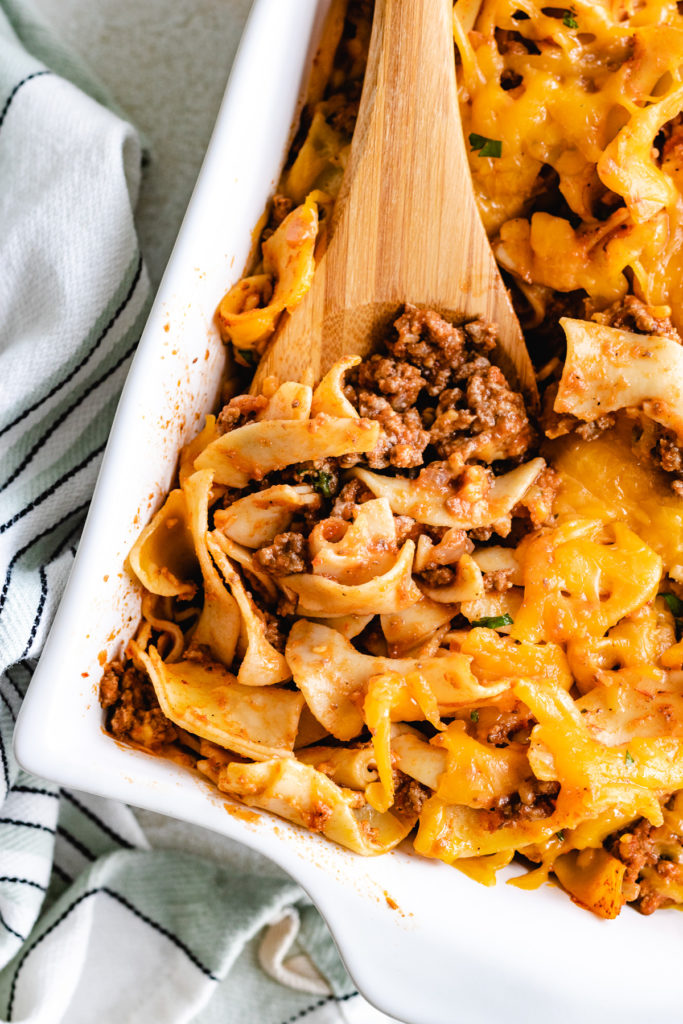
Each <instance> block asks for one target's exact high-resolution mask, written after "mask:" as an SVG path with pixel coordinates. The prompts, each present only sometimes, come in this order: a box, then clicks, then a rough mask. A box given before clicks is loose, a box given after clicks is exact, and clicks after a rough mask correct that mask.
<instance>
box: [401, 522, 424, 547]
mask: <svg viewBox="0 0 683 1024" xmlns="http://www.w3.org/2000/svg"><path fill="white" fill-rule="evenodd" d="M394 526H395V527H396V543H397V544H398V546H399V547H402V545H403V544H405V542H406V541H407V540H413V541H415V543H417V540H418V538H419V537H420V536H421V535H422V534H423V533H425V532H426V527H424V526H423V525H422V523H418V522H416V521H415V520H414V519H412V518H411V517H410V516H397V515H394Z"/></svg>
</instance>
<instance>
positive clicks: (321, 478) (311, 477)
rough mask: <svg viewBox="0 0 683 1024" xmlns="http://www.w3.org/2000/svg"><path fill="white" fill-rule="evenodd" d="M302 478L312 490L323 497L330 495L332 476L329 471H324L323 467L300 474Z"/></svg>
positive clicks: (329, 496)
mask: <svg viewBox="0 0 683 1024" xmlns="http://www.w3.org/2000/svg"><path fill="white" fill-rule="evenodd" d="M302 475H303V478H304V480H307V481H308V482H309V484H310V485H311V487H312V488H313V490H314V491H317V492H318V494H322V496H323V498H331V497H332V484H333V477H332V475H331V474H330V473H326V472H325V470H324V469H315V470H312V471H311V472H310V473H304V474H302Z"/></svg>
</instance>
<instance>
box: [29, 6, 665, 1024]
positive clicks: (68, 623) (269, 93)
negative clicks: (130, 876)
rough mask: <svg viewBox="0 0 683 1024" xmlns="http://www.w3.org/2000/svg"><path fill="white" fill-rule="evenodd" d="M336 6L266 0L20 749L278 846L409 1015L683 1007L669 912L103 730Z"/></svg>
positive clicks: (123, 409) (68, 780)
mask: <svg viewBox="0 0 683 1024" xmlns="http://www.w3.org/2000/svg"><path fill="white" fill-rule="evenodd" d="M406 2H407V0H406ZM326 7H327V0H255V3H254V7H253V11H252V14H251V17H250V20H249V23H248V26H247V29H246V31H245V35H244V38H243V41H242V44H241V47H240V50H239V54H238V56H237V59H236V61H235V65H234V68H233V72H232V75H231V78H230V83H229V86H228V89H227V92H226V96H225V99H224V102H223V105H222V107H221V111H220V113H219V116H218V120H217V123H216V128H215V131H214V135H213V138H212V141H211V145H210V147H209V150H208V152H207V156H206V159H205V162H204V166H203V169H202V172H201V175H200V177H199V179H198V182H197V186H196V188H195V192H194V195H193V198H192V202H191V204H190V207H189V209H188V212H187V215H186V217H185V221H184V223H183V227H182V230H181V232H180V235H179V237H178V241H177V243H176V246H175V249H174V251H173V255H172V258H171V260H170V263H169V266H168V270H167V272H166V274H165V276H164V280H163V282H162V285H161V287H160V289H159V294H158V297H157V300H156V302H155V305H154V308H153V310H152V312H151V314H150V318H149V322H148V324H147V327H146V329H145V332H144V334H143V337H142V340H141V342H140V346H139V350H138V353H137V355H136V357H135V361H134V363H133V366H132V368H131V371H130V375H129V377H128V381H127V383H126V387H125V390H124V393H123V396H122V398H121V402H120V405H119V409H118V413H117V416H116V420H115V423H114V428H113V431H112V435H111V439H110V441H109V445H108V447H107V451H106V454H105V457H104V462H103V465H102V471H101V474H100V477H99V481H98V484H97V488H96V491H95V496H94V499H93V503H92V506H91V510H90V514H89V517H88V521H87V524H86V529H85V532H84V534H83V539H82V542H81V545H80V548H79V552H78V557H77V559H76V562H75V565H74V569H73V573H72V576H71V579H70V581H69V585H68V587H67V591H66V593H65V595H64V599H63V601H62V604H61V607H60V609H59V612H58V615H57V617H56V619H55V623H54V626H53V628H52V631H51V634H50V637H49V640H48V642H47V644H46V647H45V652H44V654H43V657H42V659H41V661H40V665H39V666H38V670H37V671H36V674H35V676H34V679H33V681H32V683H31V686H30V689H29V692H28V695H27V697H26V700H25V702H24V705H23V708H22V710H21V714H20V716H19V721H18V723H17V727H16V733H15V750H16V755H17V758H18V760H19V761H20V763H21V764H22V765H23V766H24V767H25V768H26V769H27V770H28V771H30V772H33V773H34V774H36V775H40V776H44V777H46V778H50V779H54V780H55V781H57V782H59V783H60V784H62V785H66V786H73V787H77V788H79V789H83V790H89V791H91V792H93V793H98V794H101V795H103V796H107V797H111V798H114V799H119V800H124V801H126V802H128V803H130V804H135V805H138V806H140V807H146V808H150V809H152V810H155V811H159V812H162V813H165V814H169V815H172V816H174V817H176V818H181V819H184V820H186V821H188V822H192V823H196V824H197V825H201V826H204V827H206V828H210V829H214V830H215V831H217V832H222V833H224V834H225V835H228V836H231V837H232V838H234V839H238V840H240V841H241V842H243V843H245V844H246V845H247V846H250V847H253V848H254V849H257V850H259V851H260V852H261V853H263V854H265V855H267V856H268V857H270V858H271V859H272V860H274V861H275V862H277V863H278V864H280V865H281V866H282V867H283V868H284V869H285V870H286V871H288V872H289V873H290V874H291V875H292V876H293V877H294V878H295V879H297V881H298V882H300V883H301V885H302V886H303V887H304V888H305V889H306V890H307V892H308V893H309V894H310V896H311V898H312V899H313V900H314V902H315V903H316V904H317V906H318V907H319V909H320V911H321V913H322V914H323V916H324V917H325V919H326V920H327V922H328V924H329V926H330V929H331V931H332V934H333V935H334V937H335V940H336V942H337V944H338V947H339V950H340V952H341V955H342V957H343V959H344V961H345V963H346V965H347V967H348V970H349V972H350V973H351V975H352V977H353V979H354V981H355V982H356V984H357V985H358V987H359V989H360V990H361V991H362V992H363V994H364V995H365V996H366V997H367V998H368V999H369V1000H370V1001H371V1002H373V1003H375V1004H376V1005H377V1006H378V1007H379V1008H380V1009H382V1010H384V1011H385V1012H387V1013H389V1014H391V1015H393V1016H394V1017H396V1018H398V1019H399V1020H403V1021H407V1022H410V1024H453V1022H454V1021H462V1022H467V1024H477V1022H482V1024H491V1022H497V1021H500V1020H503V1019H504V1020H506V1021H509V1022H516V1021H519V1022H525V1024H533V1022H539V1024H540V1022H543V1024H545V1022H546V1021H547V1020H549V1019H552V1020H553V1021H555V1022H558V1024H559V1022H570V1021H571V1022H573V1021H577V1020H579V1019H581V1020H584V1021H593V1020H595V1021H597V1020H600V1021H602V1022H612V1021H614V1022H615V1024H616V1022H619V1024H636V1022H637V1024H642V1021H644V1020H646V1019H647V1020H656V1019H657V1018H658V1017H661V1018H662V1019H680V1017H681V1009H680V1005H681V1003H680V995H679V980H678V970H679V952H678V951H679V946H678V945H677V940H680V935H681V918H679V917H678V916H677V915H676V914H675V913H674V912H673V911H659V912H658V913H657V914H656V916H655V917H654V918H651V919H646V918H643V917H640V916H639V915H638V914H636V913H635V912H633V911H630V910H625V911H624V912H623V913H622V915H621V917H620V918H619V919H618V920H617V921H614V922H605V921H600V920H598V919H597V918H595V917H593V916H592V915H591V914H589V913H587V912H585V911H583V910H579V909H578V908H577V907H575V906H574V905H573V904H572V903H571V902H570V901H569V900H568V898H567V897H566V896H565V895H564V894H562V893H560V892H559V891H558V890H557V889H554V888H551V887H549V886H546V887H545V888H543V889H542V890H540V891H538V892H535V893H527V892H523V891H520V890H518V889H516V888H513V887H511V886H506V885H505V884H504V883H503V881H502V880H501V881H499V884H498V886H497V887H496V888H492V889H487V888H484V887H483V886H480V885H478V884H476V883H475V882H472V881H470V880H469V879H467V878H466V877H465V876H464V875H462V874H460V873H459V872H458V871H457V870H455V869H453V868H449V867H447V866H445V865H444V864H441V863H437V862H431V861H427V860H424V859H420V858H418V857H417V856H415V855H414V854H411V853H410V852H403V851H396V852H394V853H391V854H389V855H386V856H383V857H378V858H371V859H364V858H361V857H358V856H356V855H354V854H351V853H348V852H346V851H344V850H341V849H339V848H337V847H335V846H333V845H332V844H330V843H328V842H327V841H326V840H323V839H321V838H320V837H318V836H315V835H312V834H310V833H307V832H304V831H303V830H300V829H297V828H294V827H291V826H289V825H287V824H286V823H285V822H283V821H281V820H279V819H275V818H273V817H271V816H269V815H267V814H256V813H251V812H250V813H249V814H247V815H244V814H242V815H240V811H239V808H238V809H237V810H235V811H234V813H228V811H226V798H225V796H223V795H220V794H218V793H217V792H215V791H212V789H211V788H210V786H209V785H208V783H206V782H204V781H203V780H201V779H200V778H198V777H195V776H193V775H192V774H190V773H189V772H186V771H184V770H183V769H181V768H179V767H177V766H175V765H174V764H172V763H170V762H166V761H163V760H162V759H160V758H158V757H155V756H152V755H147V754H145V753H142V752H139V751H136V750H133V749H131V748H127V747H125V746H123V745H121V744H118V743H115V742H114V741H113V740H112V739H111V738H110V737H108V736H107V735H106V734H105V733H104V732H103V730H102V715H101V711H100V708H99V706H98V701H97V689H98V681H99V678H100V675H101V664H102V661H103V660H104V656H105V655H106V659H110V658H111V657H113V656H115V655H116V654H117V653H118V652H119V651H120V650H121V648H122V647H123V645H124V644H125V642H126V641H127V639H128V638H129V637H130V636H131V634H132V633H133V632H134V630H135V628H136V625H137V621H138V617H139V595H138V590H137V588H136V586H135V585H134V584H133V582H132V581H131V579H130V577H129V575H128V573H127V572H126V569H125V561H126V556H127V554H128V551H129V550H130V548H131V546H132V544H133V542H134V540H135V538H136V536H137V534H138V533H139V531H140V528H141V527H142V526H143V525H144V523H145V522H147V521H148V519H149V518H150V516H151V514H152V513H153V511H154V510H155V509H156V508H157V507H158V506H159V504H160V503H161V500H162V497H163V495H164V494H165V493H166V491H167V490H168V488H169V485H170V482H171V479H172V476H173V472H174V469H175V463H176V456H177V451H178V448H179V447H180V445H181V444H183V443H184V442H186V441H187V440H189V439H190V438H191V437H192V436H193V435H194V434H195V433H196V432H197V430H198V429H199V427H200V426H201V418H202V415H203V413H205V412H207V411H209V410H210V409H211V408H212V406H213V404H214V401H215V398H216V395H217V392H218V386H219V381H220V377H221V372H222V368H223V361H224V353H223V346H222V345H221V343H220V340H219V338H218V336H217V333H216V331H215V328H214V326H213V313H214V310H215V308H216V305H217V303H218V301H219V299H220V298H221V296H222V295H223V293H224V292H225V290H226V288H227V287H228V286H229V285H230V284H232V283H233V282H234V281H235V280H236V279H237V278H238V277H239V276H240V273H241V271H242V269H243V267H244V264H245V261H246V259H247V256H248V253H249V250H250V247H251V241H252V232H253V228H254V225H255V224H256V222H257V221H258V218H259V216H260V215H261V212H262V210H263V208H264V205H265V202H266V199H267V197H268V195H269V194H270V193H271V192H272V190H273V187H274V185H275V183H276V181H277V178H278V176H279V172H280V168H281V164H282V160H283V156H284V153H285V151H286V148H287V144H288V141H289V134H290V124H291V122H292V120H293V117H294V114H295V112H296V110H297V105H298V102H299V97H300V95H301V91H302V84H303V81H304V79H305V75H306V70H307V68H308V65H309V62H310V57H311V54H312V50H313V48H314V46H315V41H316V38H317V35H318V33H319V30H320V26H321V22H322V18H323V16H324V13H325V9H326ZM101 652H105V653H104V655H102V654H101ZM228 807H230V805H229V804H228ZM390 901H392V902H395V904H396V908H394V909H392V906H391V903H390Z"/></svg>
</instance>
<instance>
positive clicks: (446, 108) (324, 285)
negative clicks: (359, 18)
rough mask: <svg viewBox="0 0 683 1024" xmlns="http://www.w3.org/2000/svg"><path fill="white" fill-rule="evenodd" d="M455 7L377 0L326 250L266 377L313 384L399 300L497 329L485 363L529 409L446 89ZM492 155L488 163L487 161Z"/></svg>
mask: <svg viewBox="0 0 683 1024" xmlns="http://www.w3.org/2000/svg"><path fill="white" fill-rule="evenodd" d="M452 17H453V14H452V0H376V4H375V15H374V21H373V27H372V38H371V41H370V52H369V55H368V64H367V71H366V74H365V81H364V84H363V93H362V97H361V103H360V110H359V114H358V121H357V124H356V129H355V132H354V136H353V143H352V146H351V153H350V157H349V163H348V165H347V169H346V173H345V176H344V181H343V184H342V187H341V191H340V194H339V197H338V199H337V203H336V206H335V213H334V219H333V222H332V225H331V232H330V241H329V244H328V246H327V249H326V251H325V252H324V253H323V254H322V256H321V258H320V260H319V263H318V266H317V269H316V273H315V277H314V279H313V284H312V286H311V288H310V291H309V292H308V293H307V295H306V296H305V298H304V299H303V300H302V302H301V303H300V305H299V306H298V307H297V308H296V309H295V310H294V311H293V313H292V314H291V315H289V316H287V314H285V316H284V317H283V318H282V320H281V322H280V325H279V327H278V330H277V331H276V333H275V335H274V336H273V338H272V340H271V342H270V344H269V346H268V348H267V349H266V351H265V353H264V355H263V357H262V359H261V363H260V365H259V368H258V371H257V374H256V379H255V381H254V390H258V389H259V387H260V384H261V383H262V381H263V379H264V377H266V376H268V375H270V374H274V375H276V376H277V377H279V378H280V379H281V380H301V379H302V378H303V377H304V375H310V374H311V371H312V373H313V376H314V377H315V378H316V379H318V378H319V377H320V375H321V374H323V373H324V372H325V371H326V370H327V369H328V368H329V367H330V366H331V365H332V363H334V362H335V361H336V360H337V359H338V358H339V357H340V356H342V355H344V354H346V353H349V352H351V353H357V354H359V355H361V356H365V355H367V354H368V352H369V351H371V350H372V349H373V347H375V345H376V343H377V341H378V340H379V339H380V338H381V337H382V336H383V335H384V334H385V333H386V331H387V330H388V328H389V326H390V324H391V323H392V321H393V320H394V319H395V317H396V315H397V313H398V312H399V310H400V308H401V307H402V305H403V303H404V302H411V303H414V304H415V305H417V306H421V307H429V308H431V309H436V310H437V311H438V312H440V313H442V314H443V315H445V316H446V317H447V318H449V319H452V320H454V321H455V320H457V319H462V318H467V319H471V318H472V317H474V316H479V315H481V316H484V317H486V318H487V319H489V320H492V321H493V322H494V323H496V324H497V326H498V330H499V338H500V342H499V350H498V351H497V352H495V353H494V356H493V357H494V359H495V361H496V362H498V363H499V365H500V366H501V367H502V368H503V370H504V371H505V372H506V373H507V374H508V375H509V376H510V379H511V382H512V383H514V384H515V385H516V386H518V387H520V388H521V389H522V390H523V391H524V392H525V394H526V395H527V397H528V398H530V399H531V400H532V401H533V400H534V399H535V396H536V384H535V378H534V373H533V368H532V366H531V362H530V359H529V356H528V353H527V350H526V347H525V344H524V338H523V336H522V332H521V329H520V326H519V323H518V321H517V318H516V316H515V314H514V311H513V309H512V304H511V302H510V298H509V295H508V293H507V290H506V289H505V286H504V285H503V282H502V280H501V277H500V274H499V272H498V268H497V266H496V263H495V260H494V258H493V254H492V252H491V248H490V246H489V243H488V239H487V237H486V233H485V231H484V227H483V225H482V222H481V219H480V217H479V213H478V211H477V208H476V204H475V199H474V194H473V190H472V181H471V176H470V170H469V166H468V159H467V153H466V150H465V143H464V140H463V136H462V127H461V123H460V112H459V109H458V98H457V91H456V81H455V61H454V50H453V32H452ZM484 159H487V158H484Z"/></svg>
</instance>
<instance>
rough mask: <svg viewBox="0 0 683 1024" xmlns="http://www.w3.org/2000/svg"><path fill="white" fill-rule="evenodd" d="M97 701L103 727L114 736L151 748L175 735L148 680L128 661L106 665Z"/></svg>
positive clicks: (164, 742)
mask: <svg viewBox="0 0 683 1024" xmlns="http://www.w3.org/2000/svg"><path fill="white" fill-rule="evenodd" d="M100 704H101V705H102V707H103V708H105V709H106V710H107V728H108V729H109V731H110V732H111V733H112V735H113V736H116V737H117V738H121V739H131V740H133V742H134V743H139V744H141V746H143V747H149V749H150V750H154V749H156V748H158V747H160V746H163V745H164V744H166V743H172V742H173V741H174V740H175V739H177V737H178V731H177V729H176V727H175V726H174V725H173V723H172V722H169V720H168V719H167V718H166V716H165V715H164V713H163V712H162V710H161V708H160V707H159V702H158V700H157V697H156V693H155V692H154V687H153V686H152V684H151V682H150V681H149V679H147V677H146V676H144V675H143V674H142V672H138V670H137V669H136V668H133V667H132V666H131V665H128V666H127V667H124V665H123V664H122V663H121V662H120V661H113V662H111V663H110V664H109V665H108V666H107V668H106V669H105V672H104V675H103V676H102V680H101V682H100Z"/></svg>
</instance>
